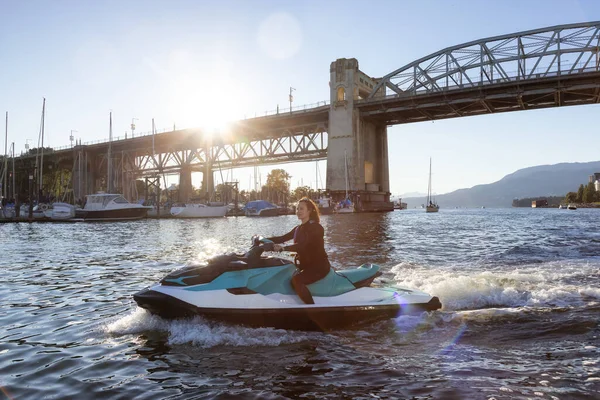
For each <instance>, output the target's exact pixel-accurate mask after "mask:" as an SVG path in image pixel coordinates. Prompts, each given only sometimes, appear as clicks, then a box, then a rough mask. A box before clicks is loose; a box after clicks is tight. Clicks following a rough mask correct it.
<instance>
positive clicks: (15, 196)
mask: <svg viewBox="0 0 600 400" xmlns="http://www.w3.org/2000/svg"><path fill="white" fill-rule="evenodd" d="M12 198H13V200H14V201H17V195H16V190H15V142H12Z"/></svg>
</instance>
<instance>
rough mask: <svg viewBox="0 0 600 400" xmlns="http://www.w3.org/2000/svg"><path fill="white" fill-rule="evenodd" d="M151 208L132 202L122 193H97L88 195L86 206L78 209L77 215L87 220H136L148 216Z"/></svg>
mask: <svg viewBox="0 0 600 400" xmlns="http://www.w3.org/2000/svg"><path fill="white" fill-rule="evenodd" d="M151 208H152V207H146V206H143V205H141V204H135V203H130V202H128V201H127V199H125V198H124V197H123V196H122V195H120V194H112V193H96V194H90V195H87V196H86V201H85V206H84V207H83V209H81V210H79V209H78V210H76V217H77V218H83V219H84V220H85V221H124V220H135V219H142V218H146V215H147V213H148V210H150V209H151Z"/></svg>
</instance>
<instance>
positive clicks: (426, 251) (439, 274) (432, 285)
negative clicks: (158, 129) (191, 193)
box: [0, 209, 600, 399]
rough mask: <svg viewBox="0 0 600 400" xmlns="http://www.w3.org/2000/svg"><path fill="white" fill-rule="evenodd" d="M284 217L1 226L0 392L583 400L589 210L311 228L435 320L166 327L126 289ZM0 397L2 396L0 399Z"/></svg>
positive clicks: (592, 372) (588, 358)
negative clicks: (373, 268) (422, 296)
mask: <svg viewBox="0 0 600 400" xmlns="http://www.w3.org/2000/svg"><path fill="white" fill-rule="evenodd" d="M296 223H297V220H296V218H295V217H294V216H282V217H270V218H262V219H251V218H227V219H211V220H181V221H177V220H146V221H136V222H123V223H97V224H83V223H80V224H35V223H34V224H26V223H21V224H4V225H0V232H1V240H2V243H1V247H0V249H1V258H0V272H1V275H0V282H1V285H0V297H1V299H2V301H1V303H0V371H2V372H1V374H0V385H1V389H2V390H1V392H0V393H2V396H4V397H5V398H14V399H26V398H30V399H41V398H127V399H160V398H169V399H179V398H195V399H199V398H257V399H279V398H292V399H300V398H302V399H304V398H331V399H372V398H384V399H402V398H406V399H467V398H469V399H471V398H472V399H492V398H493V399H521V398H522V399H525V398H536V399H597V398H598V393H599V392H600V351H599V347H600V327H599V320H600V210H584V209H581V210H576V211H570V210H557V209H538V210H536V209H496V210H494V209H480V210H461V209H459V210H441V211H440V212H439V213H438V214H426V213H425V212H423V211H422V210H403V211H395V212H393V213H384V214H355V215H342V216H324V217H323V220H322V223H323V226H324V227H325V230H326V247H327V250H328V253H329V254H330V258H331V261H332V264H334V265H335V266H336V267H338V268H345V267H356V266H358V265H360V264H362V263H366V262H371V263H376V264H379V265H381V267H382V269H383V271H384V275H383V276H382V277H381V282H380V283H384V284H385V283H390V284H399V285H403V286H407V287H413V288H418V289H421V290H424V291H426V292H429V293H431V294H434V295H437V296H438V297H439V298H440V300H441V302H442V304H443V305H444V307H443V309H442V310H440V311H436V312H432V313H424V314H423V315H420V316H406V317H400V318H397V319H394V320H389V321H384V322H380V323H377V324H374V325H370V326H366V327H363V328H361V329H355V330H345V331H335V332H329V333H314V332H313V333H307V332H293V331H284V330H274V329H249V328H243V327H236V326H227V325H221V324H217V323H213V322H207V321H204V320H202V319H200V318H196V319H194V320H180V321H166V320H162V319H160V318H157V317H154V316H151V315H150V314H148V313H146V311H144V310H141V309H138V308H137V307H136V305H135V303H134V302H133V300H132V297H131V295H132V294H133V293H135V292H136V291H138V290H140V289H142V288H144V287H146V286H148V285H149V284H151V283H153V282H155V281H157V280H158V279H160V278H161V277H162V276H164V275H165V274H167V273H168V272H170V271H172V270H173V269H175V268H179V267H181V266H182V265H184V264H185V263H186V262H189V261H192V260H203V259H206V258H207V257H210V256H212V255H215V254H219V253H223V252H229V251H244V250H245V249H247V248H248V245H249V243H250V237H251V236H252V235H253V234H256V233H260V234H265V235H274V234H283V233H285V232H287V231H288V230H290V229H291V228H292V227H293V226H294V224H296ZM0 398H1V396H0Z"/></svg>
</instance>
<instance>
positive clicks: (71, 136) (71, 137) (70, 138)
mask: <svg viewBox="0 0 600 400" xmlns="http://www.w3.org/2000/svg"><path fill="white" fill-rule="evenodd" d="M73 132H78V131H76V130H75V129H71V135H70V136H69V140H70V141H71V148H73V141H74V140H75V136H73Z"/></svg>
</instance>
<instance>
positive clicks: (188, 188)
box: [179, 167, 193, 202]
mask: <svg viewBox="0 0 600 400" xmlns="http://www.w3.org/2000/svg"><path fill="white" fill-rule="evenodd" d="M192 192H193V188H192V170H191V169H190V168H189V167H182V168H181V171H180V172H179V201H181V202H187V201H189V200H190V197H192Z"/></svg>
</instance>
